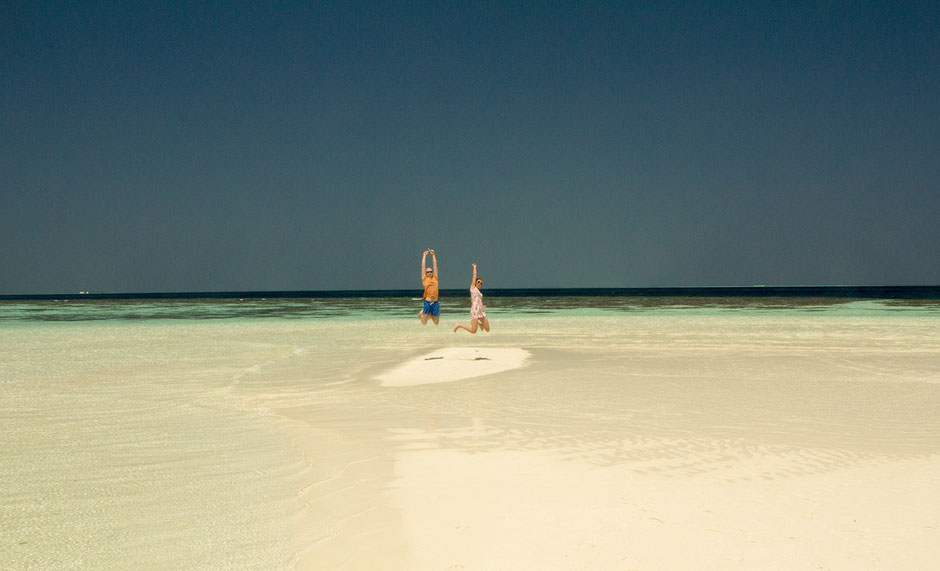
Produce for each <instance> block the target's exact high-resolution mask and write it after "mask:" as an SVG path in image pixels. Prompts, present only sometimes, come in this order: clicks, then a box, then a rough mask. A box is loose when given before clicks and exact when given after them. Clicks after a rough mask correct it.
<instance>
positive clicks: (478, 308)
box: [470, 286, 486, 319]
mask: <svg viewBox="0 0 940 571" xmlns="http://www.w3.org/2000/svg"><path fill="white" fill-rule="evenodd" d="M484 317H486V312H485V311H483V293H482V292H481V291H480V288H478V287H476V286H474V287H472V288H470V319H482V318H484Z"/></svg>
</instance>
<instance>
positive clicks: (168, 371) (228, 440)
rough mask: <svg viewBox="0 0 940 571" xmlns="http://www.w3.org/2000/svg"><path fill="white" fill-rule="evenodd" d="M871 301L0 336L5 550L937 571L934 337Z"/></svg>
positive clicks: (161, 559)
mask: <svg viewBox="0 0 940 571" xmlns="http://www.w3.org/2000/svg"><path fill="white" fill-rule="evenodd" d="M853 307H854V306H853ZM859 307H860V308H859V310H858V311H854V310H853V311H846V312H843V313H839V314H836V315H829V314H826V313H818V312H796V313H794V312H786V311H779V312H776V311H771V312H763V313H761V312H718V313H709V312H694V311H690V312H686V311H675V312H668V311H667V312H662V311H653V312H649V313H639V314H633V315H631V314H624V315H584V316H581V315H578V314H577V313H576V312H575V313H572V314H567V315H564V316H554V315H549V316H547V317H543V316H536V317H525V316H523V317H514V318H501V319H499V320H496V319H494V320H493V323H494V328H493V331H492V332H491V333H490V334H487V335H485V336H483V335H478V336H475V337H472V338H469V337H458V336H454V335H451V334H450V333H449V332H446V331H442V330H440V329H431V328H421V329H419V327H420V326H419V325H416V324H414V323H412V321H411V320H408V321H407V322H405V321H401V322H399V321H397V320H386V321H384V322H383V321H373V320H369V319H363V320H355V319H353V320H309V321H306V320H285V321H274V322H269V321H264V320H258V321H238V320H232V321H224V320H208V321H201V322H197V323H187V322H179V321H164V320H155V321H151V322H148V321H127V322H124V321H117V322H89V323H79V324H74V325H73V324H67V325H63V326H55V327H49V326H46V325H44V324H37V325H29V326H27V327H24V328H22V329H17V328H8V329H6V330H4V331H3V332H0V333H2V334H3V336H4V337H3V339H4V347H5V350H6V351H7V352H8V354H10V355H12V357H13V358H11V359H9V360H7V361H4V362H2V363H0V377H2V378H3V379H4V381H5V384H4V385H3V388H4V391H5V392H4V407H5V409H4V415H3V416H2V417H0V427H2V428H3V430H2V434H0V444H2V448H3V451H4V455H5V457H6V458H11V459H12V461H8V462H4V463H3V464H2V465H0V480H2V482H3V484H4V489H5V491H6V492H8V493H6V494H5V495H4V496H3V499H2V500H0V501H2V502H3V503H2V504H0V507H2V508H3V510H0V531H2V532H3V533H2V534H0V559H2V560H3V561H5V562H7V564H8V565H9V566H10V567H12V568H69V567H76V566H81V564H84V565H86V566H93V567H96V568H139V567H147V566H148V565H149V566H153V565H158V566H162V567H167V568H217V567H228V568H239V569H302V570H307V569H315V570H324V569H327V570H332V569H338V570H347V571H348V570H357V571H358V570H372V569H383V570H385V569H388V570H407V571H412V570H414V571H425V570H427V571H430V570H439V569H466V570H494V569H506V570H518V569H539V570H546V569H548V570H568V569H644V570H658V569H694V570H698V569H845V570H853V571H854V570H859V569H862V570H867V569H870V570H880V569H906V570H907V569H915V570H932V569H934V568H935V567H936V562H937V561H940V494H937V490H938V489H940V328H938V327H937V318H936V317H935V315H934V314H919V313H906V314H899V313H897V312H894V311H883V310H879V311H876V312H874V313H873V314H871V315H869V314H868V313H866V312H867V311H868V310H867V309H866V306H865V305H864V304H862V305H860V306H859ZM494 315H495V312H494ZM378 325H381V326H382V327H377V326H378Z"/></svg>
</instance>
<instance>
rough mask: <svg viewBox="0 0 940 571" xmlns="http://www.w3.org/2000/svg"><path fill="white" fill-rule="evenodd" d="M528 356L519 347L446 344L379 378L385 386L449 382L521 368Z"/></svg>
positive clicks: (378, 376)
mask: <svg viewBox="0 0 940 571" xmlns="http://www.w3.org/2000/svg"><path fill="white" fill-rule="evenodd" d="M528 357H529V353H528V352H527V351H525V350H524V349H520V348H518V347H511V348H506V347H479V348H478V347H442V348H441V349H437V350H435V351H432V352H430V353H426V354H423V355H420V356H418V357H415V358H413V359H410V360H408V361H406V362H404V363H402V364H401V365H398V366H397V367H395V368H393V369H391V370H390V371H386V372H384V373H382V374H380V375H377V376H376V378H377V379H378V380H380V381H381V382H382V386H383V387H407V386H415V385H426V384H431V383H449V382H451V381H459V380H460V379H470V378H473V377H482V376H484V375H492V374H495V373H500V372H502V371H508V370H510V369H518V368H519V367H521V366H523V365H524V364H525V361H526V359H527V358H528Z"/></svg>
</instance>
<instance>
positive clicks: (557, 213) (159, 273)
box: [0, 2, 940, 293]
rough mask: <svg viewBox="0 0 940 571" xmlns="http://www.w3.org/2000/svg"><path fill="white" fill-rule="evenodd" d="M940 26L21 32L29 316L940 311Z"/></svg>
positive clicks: (903, 18) (236, 26) (257, 15)
mask: <svg viewBox="0 0 940 571" xmlns="http://www.w3.org/2000/svg"><path fill="white" fill-rule="evenodd" d="M938 14H940V3H938V2H902V3H895V2H836V3H814V2H744V3H730V2H729V3H722V2H636V3H633V2H630V3H610V2H597V3H594V2H570V3H565V2H557V3H556V2H553V3H538V2H525V3H515V2H472V3H470V2H408V3H405V2H309V3H308V2H266V3H255V2H209V3H196V4H191V5H185V4H184V3H139V2H114V3H91V2H78V3H75V2H42V3H35V2H4V3H3V4H0V56H2V58H0V93H2V95H0V132H2V133H3V136H2V137H0V172H2V175H0V200H2V208H0V222H2V224H0V266H2V268H3V271H2V272H0V293H68V292H74V291H79V290H92V291H107V292H140V291H230V290H279V289H303V290H305V289H384V288H407V287H418V285H419V284H418V264H419V262H420V256H421V252H422V251H423V250H424V249H425V248H428V247H432V248H435V249H436V250H437V252H438V255H439V262H440V269H441V274H442V286H443V287H454V288H456V287H464V286H465V285H466V283H467V282H469V279H470V264H471V262H477V263H478V264H479V265H480V273H481V275H482V276H483V277H485V278H486V280H487V286H488V287H591V286H598V287H631V286H695V285H703V286H712V285H716V286H717V285H751V284H780V285H799V284H832V285H835V284H937V283H940V224H938V223H937V212H940V183H938V181H940V160H938V159H937V157H940V16H938Z"/></svg>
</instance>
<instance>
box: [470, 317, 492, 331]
mask: <svg viewBox="0 0 940 571" xmlns="http://www.w3.org/2000/svg"><path fill="white" fill-rule="evenodd" d="M480 326H481V327H483V331H486V332H487V333H489V332H490V320H489V319H487V318H486V317H481V318H480ZM474 329H475V328H474Z"/></svg>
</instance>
